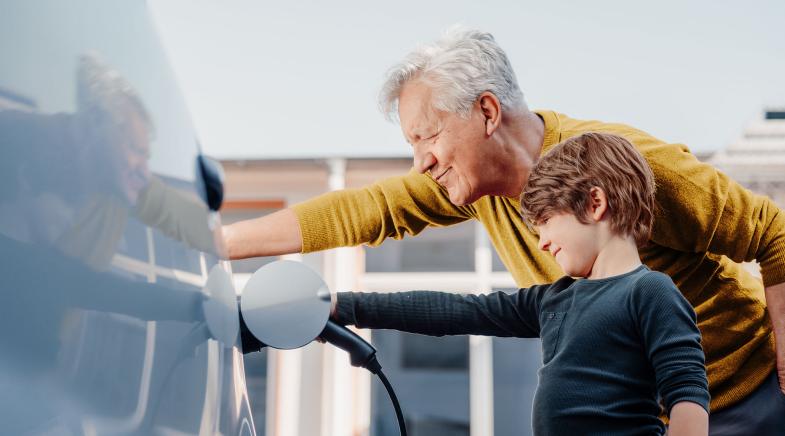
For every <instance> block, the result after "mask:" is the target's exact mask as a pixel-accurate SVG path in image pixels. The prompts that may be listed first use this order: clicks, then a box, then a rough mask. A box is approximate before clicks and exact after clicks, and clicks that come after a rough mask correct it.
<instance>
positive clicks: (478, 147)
mask: <svg viewBox="0 0 785 436" xmlns="http://www.w3.org/2000/svg"><path fill="white" fill-rule="evenodd" d="M398 116H399V118H400V120H401V130H403V135H404V137H405V138H406V140H407V141H408V142H409V144H411V145H412V147H413V148H414V167H415V168H416V169H417V171H419V172H420V173H429V174H430V175H431V177H433V179H434V180H436V183H438V184H439V185H441V186H443V187H444V188H445V189H446V190H447V193H448V194H449V197H450V201H451V202H452V203H453V204H455V205H457V206H463V205H466V204H470V203H472V202H474V201H476V200H477V199H479V198H480V197H482V196H483V195H486V194H488V193H489V192H487V185H488V180H489V177H488V174H487V173H488V171H487V168H488V165H487V162H488V161H487V160H486V159H488V158H490V157H491V156H490V153H491V152H492V150H493V148H492V147H490V146H486V147H483V145H484V143H485V142H486V141H487V136H486V134H485V117H484V116H483V114H482V111H481V110H480V109H479V105H475V107H474V108H473V109H472V112H471V114H470V116H469V118H468V119H466V118H461V117H460V116H458V115H457V114H454V113H450V112H444V111H440V110H437V109H434V108H433V107H432V106H431V90H430V88H429V87H428V86H427V85H425V84H423V83H422V82H420V81H416V80H415V81H414V82H410V83H408V84H406V85H405V86H404V88H403V89H402V91H401V95H400V98H399V100H398ZM483 163H486V165H483Z"/></svg>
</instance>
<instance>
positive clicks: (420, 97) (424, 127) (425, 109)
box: [398, 82, 440, 144]
mask: <svg viewBox="0 0 785 436" xmlns="http://www.w3.org/2000/svg"><path fill="white" fill-rule="evenodd" d="M431 93H432V91H431V90H430V88H428V86H427V85H425V84H424V83H422V82H412V83H409V84H407V85H406V86H404V88H403V89H402V90H401V95H400V97H399V99H398V118H399V119H400V121H401V130H402V131H403V135H404V136H405V137H406V140H407V141H408V142H409V143H410V144H413V143H415V142H417V141H418V140H419V139H421V138H427V137H430V136H431V135H432V134H433V133H434V132H433V131H434V130H435V129H436V128H437V127H438V125H439V120H440V117H439V111H437V110H435V109H434V108H433V105H432V104H431Z"/></svg>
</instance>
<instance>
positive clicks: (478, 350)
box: [469, 222, 493, 436]
mask: <svg viewBox="0 0 785 436" xmlns="http://www.w3.org/2000/svg"><path fill="white" fill-rule="evenodd" d="M474 233H475V242H474V264H475V266H474V267H475V271H476V273H477V283H478V285H479V286H478V289H477V292H481V293H488V292H491V273H492V269H493V268H492V264H493V258H492V256H491V250H492V248H491V244H490V241H488V237H487V235H486V234H485V229H484V228H483V227H482V224H480V223H479V222H476V223H475V229H474ZM469 393H470V402H469V405H470V416H471V421H470V429H471V435H472V436H492V435H493V342H492V339H491V338H490V337H488V336H471V337H470V338H469Z"/></svg>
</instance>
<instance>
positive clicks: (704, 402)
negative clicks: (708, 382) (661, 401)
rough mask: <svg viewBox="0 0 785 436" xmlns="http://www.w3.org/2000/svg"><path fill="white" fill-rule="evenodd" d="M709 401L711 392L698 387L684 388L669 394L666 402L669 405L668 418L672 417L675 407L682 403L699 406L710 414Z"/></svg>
mask: <svg viewBox="0 0 785 436" xmlns="http://www.w3.org/2000/svg"><path fill="white" fill-rule="evenodd" d="M709 400H710V397H709V391H707V390H706V389H704V388H701V387H698V386H684V387H680V388H678V389H676V390H675V391H672V392H670V393H668V398H666V399H665V402H666V405H668V416H670V414H671V409H673V406H675V405H676V404H677V403H680V402H682V401H689V402H691V403H695V404H699V405H700V406H701V407H703V408H704V409H705V410H706V413H709Z"/></svg>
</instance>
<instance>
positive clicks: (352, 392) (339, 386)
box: [322, 158, 370, 436]
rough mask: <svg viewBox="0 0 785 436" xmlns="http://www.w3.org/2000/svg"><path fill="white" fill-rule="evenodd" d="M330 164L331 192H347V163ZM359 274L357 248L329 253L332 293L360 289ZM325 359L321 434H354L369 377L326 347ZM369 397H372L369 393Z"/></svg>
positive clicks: (332, 161)
mask: <svg viewBox="0 0 785 436" xmlns="http://www.w3.org/2000/svg"><path fill="white" fill-rule="evenodd" d="M327 164H328V166H329V170H330V173H329V179H328V184H329V186H328V187H329V189H330V190H331V191H336V190H340V189H344V188H345V187H346V160H345V159H340V158H335V159H329V160H328V161H327ZM358 272H359V271H358V250H357V248H354V247H345V248H337V249H334V250H331V251H330V252H328V253H326V255H325V266H324V273H325V274H324V275H325V279H326V281H327V284H328V286H329V287H330V289H331V290H332V291H333V292H340V291H350V290H355V289H357V284H358V280H357V277H358ZM324 359H325V360H324V379H323V383H322V385H323V391H322V399H323V406H322V435H323V436H345V435H351V434H354V433H355V429H356V428H357V425H358V422H359V423H362V422H364V421H367V419H368V418H366V417H359V416H358V415H357V411H358V404H357V400H358V398H357V395H356V393H357V390H358V385H360V386H362V385H367V386H368V389H370V383H367V382H366V383H363V381H364V380H365V379H367V378H368V375H367V374H364V373H362V372H360V371H364V370H357V369H355V368H353V367H352V366H351V365H350V364H349V356H348V355H347V354H346V352H345V351H343V350H340V349H337V348H335V347H333V346H330V345H327V346H326V348H325V352H324ZM368 398H370V394H369V395H368ZM360 410H361V408H360ZM368 410H370V409H368ZM368 413H370V412H368ZM360 425H361V424H360Z"/></svg>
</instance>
